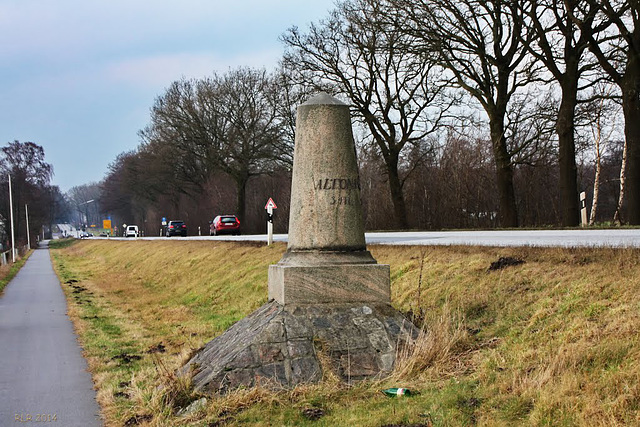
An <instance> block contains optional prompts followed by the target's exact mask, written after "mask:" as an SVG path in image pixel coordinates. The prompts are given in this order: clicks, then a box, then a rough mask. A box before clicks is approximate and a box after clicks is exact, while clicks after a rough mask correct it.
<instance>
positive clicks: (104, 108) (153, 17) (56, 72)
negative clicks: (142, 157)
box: [0, 0, 334, 191]
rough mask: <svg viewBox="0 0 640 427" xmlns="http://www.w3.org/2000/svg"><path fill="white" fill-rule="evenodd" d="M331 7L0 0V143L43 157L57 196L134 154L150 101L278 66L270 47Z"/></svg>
mask: <svg viewBox="0 0 640 427" xmlns="http://www.w3.org/2000/svg"><path fill="white" fill-rule="evenodd" d="M333 4H334V0H313V1H309V0H235V1H220V0H181V1H179V2H178V1H175V0H171V1H169V0H110V1H106V2H93V1H87V0H0V58H1V61H0V137H1V139H0V145H2V146H4V145H6V143H7V142H9V141H13V140H19V141H21V142H26V141H32V142H35V143H37V144H39V145H41V146H43V147H44V149H45V157H46V160H47V161H48V162H49V163H51V164H52V165H53V167H54V173H55V176H54V178H53V183H54V184H55V185H58V186H60V188H61V190H62V191H68V190H69V189H70V188H71V187H73V186H76V185H81V184H87V183H89V182H96V181H100V180H101V179H102V178H104V176H105V173H106V171H107V166H108V164H109V163H111V162H112V161H113V160H114V159H115V158H116V156H117V155H118V154H120V153H122V152H124V151H129V150H132V149H134V148H136V147H137V145H138V143H139V140H138V136H137V131H138V130H140V129H142V128H143V127H144V126H145V125H146V124H147V123H148V121H149V109H150V107H151V106H152V105H153V101H154V99H155V98H156V97H157V96H158V95H160V94H162V93H163V91H164V89H165V88H166V87H168V86H169V84H170V83H171V82H173V81H175V80H177V79H180V78H181V77H182V76H184V77H188V78H189V77H203V76H206V75H208V74H211V73H212V72H213V71H214V70H215V71H218V72H225V71H226V70H228V69H229V68H234V67H238V66H251V67H265V68H267V69H268V70H271V69H272V68H274V67H275V66H276V65H277V62H278V60H279V59H280V56H281V55H282V52H283V46H282V44H281V43H280V42H279V40H278V37H279V36H280V35H281V34H282V33H283V32H284V31H286V29H288V28H289V27H291V26H293V25H296V26H298V27H300V28H306V27H307V26H308V24H309V23H310V22H316V21H318V20H319V19H322V18H324V17H326V16H327V14H328V11H329V10H330V9H332V8H333Z"/></svg>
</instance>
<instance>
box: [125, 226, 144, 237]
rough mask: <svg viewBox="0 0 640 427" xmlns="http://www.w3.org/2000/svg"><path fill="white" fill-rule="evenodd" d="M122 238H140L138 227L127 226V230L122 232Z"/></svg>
mask: <svg viewBox="0 0 640 427" xmlns="http://www.w3.org/2000/svg"><path fill="white" fill-rule="evenodd" d="M124 237H140V231H138V226H137V225H127V229H126V230H125V231H124Z"/></svg>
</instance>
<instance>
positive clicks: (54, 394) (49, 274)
mask: <svg viewBox="0 0 640 427" xmlns="http://www.w3.org/2000/svg"><path fill="white" fill-rule="evenodd" d="M66 312H67V302H66V300H65V297H64V293H63V292H62V288H61V287H60V282H59V280H58V277H57V276H56V274H55V273H54V271H53V267H52V266H51V258H50V255H49V249H48V245H47V243H46V242H45V243H44V244H43V245H42V246H41V247H40V248H39V249H37V250H35V251H34V252H33V254H32V255H31V256H30V257H29V259H28V260H27V262H26V264H25V265H24V266H23V267H22V269H21V270H20V272H19V273H18V274H17V275H16V277H15V278H14V279H13V280H12V281H11V282H10V283H9V284H8V285H7V287H6V288H5V290H4V293H3V294H2V295H1V296H0V427H5V426H19V425H49V426H61V427H75V426H78V427H90V426H101V425H102V421H101V420H100V417H99V415H98V414H99V407H98V404H97V403H96V392H95V390H94V389H93V383H92V381H91V375H90V374H89V372H88V371H87V363H86V361H85V359H84V358H83V356H82V350H81V348H80V346H79V344H78V341H77V339H76V335H75V332H74V330H73V326H72V324H71V320H70V319H69V318H68V316H67V314H66Z"/></svg>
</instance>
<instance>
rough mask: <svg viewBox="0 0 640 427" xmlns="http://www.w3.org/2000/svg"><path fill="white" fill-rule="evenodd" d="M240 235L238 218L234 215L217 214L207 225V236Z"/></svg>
mask: <svg viewBox="0 0 640 427" xmlns="http://www.w3.org/2000/svg"><path fill="white" fill-rule="evenodd" d="M225 233H227V234H235V235H238V236H239V235H240V220H239V219H238V217H237V216H235V215H218V216H217V217H215V218H214V219H213V221H211V223H210V225H209V236H217V235H218V234H225Z"/></svg>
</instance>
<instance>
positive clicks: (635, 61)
mask: <svg viewBox="0 0 640 427" xmlns="http://www.w3.org/2000/svg"><path fill="white" fill-rule="evenodd" d="M621 89H622V111H623V113H624V134H625V139H626V144H627V171H626V185H627V190H626V192H627V218H628V221H629V224H631V225H640V57H639V56H638V55H632V54H629V61H628V63H627V69H626V72H625V75H624V78H623V81H622V85H621Z"/></svg>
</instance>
